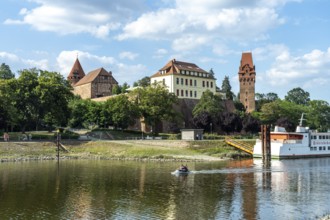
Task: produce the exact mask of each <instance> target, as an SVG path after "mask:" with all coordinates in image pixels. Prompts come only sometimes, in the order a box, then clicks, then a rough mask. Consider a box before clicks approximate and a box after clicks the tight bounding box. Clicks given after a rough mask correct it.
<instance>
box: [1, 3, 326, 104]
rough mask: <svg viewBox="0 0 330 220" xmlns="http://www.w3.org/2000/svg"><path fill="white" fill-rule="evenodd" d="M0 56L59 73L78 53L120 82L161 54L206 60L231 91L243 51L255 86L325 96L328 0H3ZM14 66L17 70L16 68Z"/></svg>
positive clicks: (158, 62)
mask: <svg viewBox="0 0 330 220" xmlns="http://www.w3.org/2000/svg"><path fill="white" fill-rule="evenodd" d="M1 3H2V4H1V7H0V28H1V32H0V33H1V34H0V42H1V43H0V62H1V63H3V62H4V63H6V64H8V65H9V66H10V67H11V69H12V71H14V72H15V73H17V71H18V70H21V69H25V68H32V67H37V68H40V69H45V70H49V71H57V72H60V73H61V74H62V75H63V76H65V77H66V76H67V75H68V73H69V71H70V70H71V67H72V65H73V63H74V61H75V59H76V56H77V54H78V56H79V60H80V62H81V64H82V66H83V68H84V71H85V72H86V73H88V72H89V71H92V70H94V69H96V68H99V67H104V68H105V69H106V70H108V71H112V73H113V75H114V77H115V78H116V79H117V81H119V83H120V84H122V83H124V82H127V83H129V84H130V85H132V84H133V82H134V81H137V80H139V79H141V78H142V77H144V76H151V75H152V74H154V73H155V72H156V71H157V70H159V69H160V68H161V67H163V66H164V65H165V64H166V63H167V62H168V61H169V60H170V59H173V58H175V59H177V60H180V61H186V62H192V63H196V64H197V65H198V66H199V67H201V68H203V69H205V70H206V71H208V70H210V69H211V68H213V71H214V72H215V74H216V78H217V85H218V86H219V87H221V84H222V80H223V79H224V77H225V76H229V78H230V80H231V81H230V82H231V86H232V90H233V92H234V93H235V94H237V92H238V89H239V88H238V75H237V73H238V67H239V63H240V58H241V53H242V52H245V51H251V52H252V54H253V60H254V64H255V66H256V71H257V79H256V92H258V93H268V92H275V93H277V94H278V95H279V96H280V98H284V96H285V95H286V94H287V92H288V91H289V90H291V89H293V88H296V87H301V88H302V89H304V90H305V91H307V92H309V93H310V96H311V99H318V100H325V101H328V102H330V91H329V84H330V13H329V8H330V1H328V0H203V1H201V0H159V1H153V0H120V1H119V0H118V1H114V0H113V1H109V0H93V1H90V0H56V1H54V0H3V1H2V2H1ZM16 75H17V74H16Z"/></svg>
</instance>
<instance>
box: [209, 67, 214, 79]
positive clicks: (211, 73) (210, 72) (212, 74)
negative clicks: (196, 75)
mask: <svg viewBox="0 0 330 220" xmlns="http://www.w3.org/2000/svg"><path fill="white" fill-rule="evenodd" d="M209 74H210V75H211V76H212V77H214V75H215V74H214V71H213V69H212V68H211V69H210V71H209Z"/></svg>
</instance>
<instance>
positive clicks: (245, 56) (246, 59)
mask: <svg viewBox="0 0 330 220" xmlns="http://www.w3.org/2000/svg"><path fill="white" fill-rule="evenodd" d="M246 64H248V65H249V67H251V68H252V67H253V60H252V53H251V52H245V53H242V59H241V67H243V66H245V65H246Z"/></svg>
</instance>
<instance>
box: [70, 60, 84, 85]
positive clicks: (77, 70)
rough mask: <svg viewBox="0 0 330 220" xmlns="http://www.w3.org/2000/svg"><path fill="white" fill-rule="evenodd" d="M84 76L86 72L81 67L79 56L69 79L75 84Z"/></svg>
mask: <svg viewBox="0 0 330 220" xmlns="http://www.w3.org/2000/svg"><path fill="white" fill-rule="evenodd" d="M84 76H85V72H84V70H83V68H82V67H81V65H80V62H79V60H78V57H77V59H76V61H75V62H74V64H73V67H72V69H71V71H70V73H69V75H68V78H67V79H68V80H69V81H70V82H71V83H72V84H73V85H74V84H76V83H77V82H78V81H79V80H80V79H82V78H83V77H84Z"/></svg>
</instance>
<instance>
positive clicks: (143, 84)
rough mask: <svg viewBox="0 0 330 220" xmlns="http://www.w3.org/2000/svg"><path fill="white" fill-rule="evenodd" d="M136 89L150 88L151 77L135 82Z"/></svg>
mask: <svg viewBox="0 0 330 220" xmlns="http://www.w3.org/2000/svg"><path fill="white" fill-rule="evenodd" d="M133 86H134V87H136V86H141V87H147V86H150V77H149V76H145V77H143V78H142V79H140V80H138V81H137V82H134V84H133Z"/></svg>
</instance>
